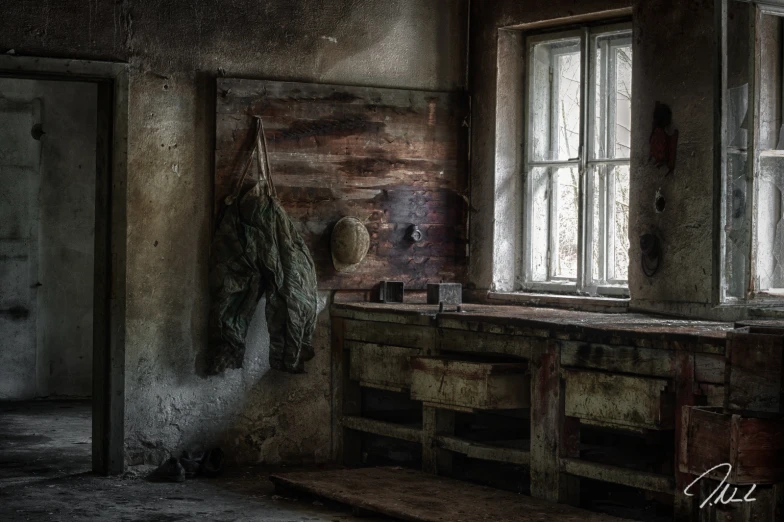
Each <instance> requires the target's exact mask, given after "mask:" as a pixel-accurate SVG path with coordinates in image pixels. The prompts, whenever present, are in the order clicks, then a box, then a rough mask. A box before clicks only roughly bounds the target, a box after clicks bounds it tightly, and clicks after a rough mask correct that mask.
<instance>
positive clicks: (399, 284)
mask: <svg viewBox="0 0 784 522" xmlns="http://www.w3.org/2000/svg"><path fill="white" fill-rule="evenodd" d="M378 300H379V301H381V302H382V303H402V302H403V281H381V284H380V285H379V287H378Z"/></svg>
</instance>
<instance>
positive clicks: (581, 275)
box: [520, 20, 634, 297]
mask: <svg viewBox="0 0 784 522" xmlns="http://www.w3.org/2000/svg"><path fill="white" fill-rule="evenodd" d="M623 34H628V42H629V44H632V45H633V35H634V33H633V25H632V22H631V20H624V21H612V22H600V23H594V24H587V25H582V26H580V27H577V28H566V29H564V28H561V29H557V30H552V31H548V32H543V33H538V34H530V35H526V37H525V38H524V44H523V51H524V56H525V60H524V62H525V66H524V67H523V71H524V82H523V83H524V86H525V88H524V92H523V113H524V118H523V126H524V129H523V143H522V148H523V151H522V152H523V161H522V172H521V174H520V175H521V178H522V186H523V200H522V201H523V209H522V210H523V227H522V235H523V237H522V244H523V263H522V265H523V266H522V289H523V290H524V291H529V292H547V293H568V294H582V295H593V296H612V297H628V296H629V286H628V279H627V280H620V279H617V278H608V277H607V274H608V273H609V272H608V264H609V263H608V258H607V253H608V242H610V241H613V240H614V236H613V237H612V238H610V237H609V236H610V235H612V234H609V232H608V231H609V227H608V225H607V223H608V220H609V219H610V218H612V216H610V214H609V213H610V209H611V208H614V205H608V198H607V197H606V196H607V194H608V193H609V192H608V191H609V190H610V189H612V187H613V186H614V182H615V175H614V174H613V175H612V176H611V177H612V181H609V176H601V177H600V187H598V190H599V194H600V206H601V209H600V212H599V216H600V223H602V225H601V226H600V227H599V230H598V231H597V230H594V226H593V219H589V218H590V217H592V214H593V198H594V191H595V190H597V187H594V183H593V177H594V176H593V174H594V171H595V169H597V168H599V167H600V166H606V167H607V168H608V169H609V168H614V167H617V166H626V167H629V168H630V165H631V152H629V154H628V156H627V157H625V158H615V157H610V156H614V150H613V151H612V154H610V153H607V151H605V152H606V153H605V155H604V156H605V157H602V158H600V157H599V155H598V153H597V151H594V150H593V149H594V144H595V131H596V128H595V127H596V126H595V125H590V124H589V122H592V121H593V120H594V118H595V116H596V115H595V111H596V108H595V100H596V95H597V93H596V79H597V70H596V69H597V68H596V67H595V66H594V65H593V64H594V63H595V61H596V49H595V46H594V39H595V38H599V37H603V36H612V35H623ZM569 39H578V40H579V44H578V48H579V52H580V60H581V70H580V122H579V129H580V136H579V144H578V155H577V157H576V158H568V159H566V160H533V159H532V156H533V153H532V151H533V143H534V139H533V136H532V129H533V127H534V125H533V119H534V114H533V113H534V111H533V110H532V108H531V101H532V92H533V89H534V83H535V81H534V79H533V75H532V74H530V73H531V71H530V67H531V64H532V62H533V50H534V47H535V46H536V45H537V44H540V43H544V42H558V41H565V40H569ZM616 45H617V44H616ZM552 76H553V77H554V78H555V76H556V74H555V72H553V73H552ZM556 88H557V83H556V82H555V81H552V82H551V87H550V89H551V92H552V91H554V90H555V89H556ZM550 103H551V104H552V103H553V101H551V102H550ZM608 103H609V101H608V102H607V103H606V105H607V104H608ZM550 119H551V120H552V111H551V116H550ZM608 121H609V120H608ZM552 130H553V125H552V122H551V123H550V124H549V131H550V133H552ZM614 132H615V130H614V129H613V131H612V133H614ZM608 134H611V133H609V132H608ZM551 139H552V138H551ZM536 168H547V169H553V170H554V169H559V168H577V171H578V210H577V219H578V233H577V274H576V277H575V278H567V277H563V276H560V277H559V276H557V275H556V274H554V271H553V257H554V256H553V255H552V252H554V250H555V247H554V242H555V240H556V238H555V236H556V234H557V229H558V227H557V226H553V224H554V223H555V219H554V212H555V210H554V208H555V205H554V204H553V202H554V201H555V200H556V199H557V198H552V197H550V198H548V200H549V202H548V205H549V210H548V219H549V223H548V241H549V244H548V250H547V252H548V255H547V257H546V261H545V262H546V264H547V267H546V272H547V280H546V281H536V280H534V270H533V260H534V248H533V232H532V228H533V222H534V217H533V214H534V205H533V198H534V194H533V192H534V186H533V185H534V184H533V183H531V182H530V180H529V178H530V176H531V173H532V172H533V170H534V169H536ZM549 176H550V179H549V180H548V182H547V183H548V191H550V193H552V190H553V186H554V184H555V183H554V182H553V179H554V176H552V173H550V174H549ZM608 181H609V182H608ZM596 233H599V234H601V237H600V247H601V251H600V254H599V256H598V258H599V265H600V267H599V271H600V276H601V278H600V279H599V280H598V281H593V280H592V268H593V260H592V257H593V256H592V246H591V245H592V241H593V235H594V234H596ZM586 245H588V248H586ZM627 277H628V276H627Z"/></svg>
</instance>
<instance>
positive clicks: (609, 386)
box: [561, 370, 675, 430]
mask: <svg viewBox="0 0 784 522" xmlns="http://www.w3.org/2000/svg"><path fill="white" fill-rule="evenodd" d="M561 375H562V377H563V380H564V395H565V399H564V414H565V415H566V416H567V417H577V418H579V419H581V420H583V421H586V422H588V423H589V424H590V423H593V424H598V425H609V426H620V427H628V428H643V429H652V430H668V429H673V426H674V411H675V394H674V393H672V392H670V391H669V389H668V382H667V380H666V379H654V378H648V377H637V376H631V375H618V374H609V373H602V372H590V371H574V370H562V371H561Z"/></svg>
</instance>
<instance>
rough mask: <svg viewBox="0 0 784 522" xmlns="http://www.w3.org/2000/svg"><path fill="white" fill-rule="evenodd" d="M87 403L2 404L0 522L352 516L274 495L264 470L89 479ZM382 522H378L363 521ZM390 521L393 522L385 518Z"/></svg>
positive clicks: (331, 521)
mask: <svg viewBox="0 0 784 522" xmlns="http://www.w3.org/2000/svg"><path fill="white" fill-rule="evenodd" d="M90 431H91V428H90V403H89V402H88V401H35V402H3V403H0V520H2V521H17V520H18V521H27V520H30V521H44V520H47V521H50V520H51V521H61V520H74V521H87V520H97V519H100V520H102V521H106V522H108V521H124V522H176V521H192V520H209V521H215V522H228V521H254V522H258V521H262V520H263V521H270V522H295V521H296V522H300V521H315V522H343V521H344V520H346V521H348V520H352V519H353V518H354V517H353V516H352V515H351V512H350V510H348V509H347V508H344V507H342V506H333V505H324V504H322V503H321V502H318V501H315V500H313V499H308V498H288V497H280V496H278V495H275V492H274V490H273V487H272V484H271V483H270V482H269V480H267V476H268V475H269V474H270V472H271V471H280V470H279V469H278V470H270V469H262V468H250V467H248V468H243V469H228V470H227V472H226V474H225V475H224V476H222V477H220V478H218V479H203V478H196V479H191V480H188V481H186V482H185V483H180V484H171V483H156V482H149V481H147V480H145V479H144V477H145V476H146V474H147V473H148V472H149V468H148V467H145V468H143V469H141V468H140V469H131V470H129V471H128V472H126V473H125V475H123V476H122V477H100V476H97V475H93V474H91V473H90V448H91V440H90ZM362 520H363V522H370V521H374V522H378V521H381V520H385V519H381V518H372V519H368V518H363V519H362ZM386 520H388V519H386Z"/></svg>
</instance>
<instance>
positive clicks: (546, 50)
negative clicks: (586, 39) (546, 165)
mask: <svg viewBox="0 0 784 522" xmlns="http://www.w3.org/2000/svg"><path fill="white" fill-rule="evenodd" d="M530 56H531V60H530V63H531V67H530V69H529V70H530V73H529V74H530V75H531V77H530V82H529V86H530V87H529V100H530V102H529V111H530V114H529V118H530V122H529V125H530V127H529V129H530V140H529V149H528V152H529V161H562V160H568V159H571V158H577V156H578V154H579V149H580V91H581V89H580V84H581V83H580V82H581V80H580V78H581V74H582V61H581V59H580V40H579V39H574V38H573V39H565V40H563V39H562V40H556V41H551V42H544V43H539V44H535V45H533V46H532V48H531V50H530Z"/></svg>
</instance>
